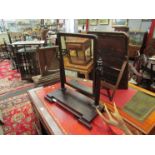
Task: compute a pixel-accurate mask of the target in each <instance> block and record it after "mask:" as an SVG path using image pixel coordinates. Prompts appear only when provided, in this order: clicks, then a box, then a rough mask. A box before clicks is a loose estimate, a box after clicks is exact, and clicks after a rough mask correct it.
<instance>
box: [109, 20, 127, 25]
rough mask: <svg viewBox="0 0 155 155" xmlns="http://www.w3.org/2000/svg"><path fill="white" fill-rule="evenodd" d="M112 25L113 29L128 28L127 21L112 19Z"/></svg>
mask: <svg viewBox="0 0 155 155" xmlns="http://www.w3.org/2000/svg"><path fill="white" fill-rule="evenodd" d="M112 25H113V27H115V26H128V20H127V19H113V20H112Z"/></svg>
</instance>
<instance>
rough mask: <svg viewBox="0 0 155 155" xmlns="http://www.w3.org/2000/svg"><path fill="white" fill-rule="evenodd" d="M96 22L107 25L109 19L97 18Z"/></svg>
mask: <svg viewBox="0 0 155 155" xmlns="http://www.w3.org/2000/svg"><path fill="white" fill-rule="evenodd" d="M98 24H99V25H108V24H109V19H98Z"/></svg>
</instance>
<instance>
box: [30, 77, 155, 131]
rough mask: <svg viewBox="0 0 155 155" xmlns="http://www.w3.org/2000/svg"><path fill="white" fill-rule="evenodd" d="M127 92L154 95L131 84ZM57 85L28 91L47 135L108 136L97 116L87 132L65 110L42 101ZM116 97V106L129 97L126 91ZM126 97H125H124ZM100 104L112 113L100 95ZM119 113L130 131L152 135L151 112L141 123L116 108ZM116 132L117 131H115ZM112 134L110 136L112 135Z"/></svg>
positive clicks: (154, 122)
mask: <svg viewBox="0 0 155 155" xmlns="http://www.w3.org/2000/svg"><path fill="white" fill-rule="evenodd" d="M84 82H86V85H87V86H89V87H90V86H91V82H89V83H88V81H86V80H84V81H83V82H82V83H83V84H84ZM129 86H130V88H129V90H128V91H129V92H130V91H131V89H132V88H134V89H136V90H139V91H144V92H145V93H148V94H150V95H154V96H155V94H154V93H151V92H150V91H147V90H145V89H142V88H139V87H137V86H134V85H132V84H129ZM59 87H60V85H59V84H55V85H52V86H48V87H45V88H43V87H40V88H35V89H32V90H30V91H29V92H28V93H29V96H30V98H31V100H32V105H33V107H34V109H35V111H36V114H37V116H38V118H39V120H40V121H41V123H42V124H43V126H44V127H45V129H46V130H47V132H48V134H110V132H109V131H110V130H109V129H108V131H105V130H106V128H107V126H105V124H104V123H103V121H102V120H101V118H100V117H99V116H97V117H96V118H95V120H93V122H92V126H93V129H92V130H88V129H86V128H85V127H84V126H83V125H81V124H80V123H79V122H78V121H77V119H76V118H75V117H74V116H73V115H71V114H70V113H69V112H67V111H66V110H64V109H62V108H61V107H59V106H58V105H57V104H55V103H49V102H48V101H46V100H45V99H44V96H45V95H46V94H47V93H49V92H52V91H54V90H56V89H57V88H59ZM116 95H118V97H116V98H114V99H116V105H117V104H118V101H120V102H121V100H123V99H122V98H123V97H124V98H128V97H129V96H130V95H127V90H119V91H118V92H116ZM125 96H127V97H125ZM100 99H101V103H105V104H106V105H107V107H108V108H109V109H110V110H111V111H113V106H112V104H111V103H110V101H109V102H108V101H106V100H107V98H106V99H105V96H103V95H102V94H101V98H100ZM118 110H119V113H120V114H121V115H122V117H123V119H124V120H125V121H126V122H127V125H128V126H129V128H130V129H131V130H132V131H134V132H135V131H139V132H140V133H141V134H154V133H155V132H154V129H155V112H152V113H151V114H150V115H149V116H148V117H147V119H145V120H144V121H143V122H140V121H138V120H136V119H135V118H133V117H132V116H130V115H128V114H127V113H125V112H124V111H123V110H122V109H121V108H118ZM113 130H115V133H117V134H121V132H120V130H117V129H116V128H113ZM116 130H117V131H116ZM113 133H114V132H112V133H111V134H113Z"/></svg>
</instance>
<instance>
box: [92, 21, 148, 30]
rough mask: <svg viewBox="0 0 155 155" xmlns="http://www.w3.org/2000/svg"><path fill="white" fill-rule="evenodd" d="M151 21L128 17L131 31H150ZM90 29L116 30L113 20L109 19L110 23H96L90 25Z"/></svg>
mask: <svg viewBox="0 0 155 155" xmlns="http://www.w3.org/2000/svg"><path fill="white" fill-rule="evenodd" d="M150 24H151V21H142V19H128V27H129V31H142V32H145V31H148V29H149V28H150ZM89 30H90V31H93V30H96V31H114V28H112V20H109V24H108V25H96V26H89Z"/></svg>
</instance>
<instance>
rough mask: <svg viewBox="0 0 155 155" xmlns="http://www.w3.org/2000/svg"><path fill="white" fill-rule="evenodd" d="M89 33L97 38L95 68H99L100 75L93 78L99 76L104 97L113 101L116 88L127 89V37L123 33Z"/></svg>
mask: <svg viewBox="0 0 155 155" xmlns="http://www.w3.org/2000/svg"><path fill="white" fill-rule="evenodd" d="M89 33H90V34H96V35H97V36H98V39H97V51H96V52H97V54H96V61H95V68H98V67H99V69H100V75H96V74H95V76H100V77H99V79H101V86H102V87H104V88H105V89H106V90H107V94H105V95H106V96H108V97H109V99H110V100H113V97H114V95H115V92H116V90H117V89H118V88H121V89H127V88H128V36H127V35H126V34H125V33H123V32H89ZM96 79H97V78H96ZM96 82H97V81H96ZM96 82H94V84H96ZM110 90H111V93H110Z"/></svg>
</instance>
